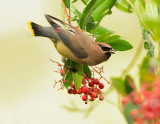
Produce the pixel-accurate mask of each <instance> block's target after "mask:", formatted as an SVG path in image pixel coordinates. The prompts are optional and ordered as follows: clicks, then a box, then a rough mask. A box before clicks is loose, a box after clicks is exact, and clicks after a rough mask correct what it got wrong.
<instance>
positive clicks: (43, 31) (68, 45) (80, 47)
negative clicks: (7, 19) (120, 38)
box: [28, 15, 115, 66]
mask: <svg viewBox="0 0 160 124" xmlns="http://www.w3.org/2000/svg"><path fill="white" fill-rule="evenodd" d="M45 17H46V19H47V20H48V22H49V23H50V25H51V27H43V26H40V25H38V24H36V23H34V22H29V23H28V25H29V28H30V29H31V31H32V35H33V36H42V37H48V38H50V39H51V41H52V42H53V43H54V46H55V48H56V49H57V51H58V52H59V53H60V54H61V55H62V56H63V57H64V58H68V59H70V60H72V61H74V62H76V63H80V64H84V65H89V66H93V65H97V64H100V63H102V62H104V61H107V60H108V59H109V58H110V56H111V54H112V53H114V52H115V50H114V49H113V48H112V47H111V46H110V45H108V44H106V43H100V42H94V41H93V39H92V38H91V37H90V36H88V35H87V34H86V33H84V32H83V31H82V30H80V29H79V28H77V27H73V26H71V25H69V24H67V23H65V22H63V21H61V20H59V19H57V18H55V17H52V16H50V15H45ZM53 20H56V21H58V22H60V23H61V24H63V25H66V26H67V27H68V28H69V29H64V28H62V27H61V26H60V25H58V24H56V23H55V22H54V21H53Z"/></svg>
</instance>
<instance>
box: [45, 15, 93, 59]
mask: <svg viewBox="0 0 160 124" xmlns="http://www.w3.org/2000/svg"><path fill="white" fill-rule="evenodd" d="M45 17H46V18H47V20H48V22H49V23H50V25H51V26H52V27H53V28H54V29H55V30H56V32H57V34H58V36H59V38H60V39H61V41H62V42H63V43H64V44H65V46H67V47H68V48H69V49H70V50H71V52H72V53H73V54H74V55H75V56H76V57H78V58H80V59H82V58H87V57H88V53H87V52H88V51H87V48H88V45H89V42H88V41H87V39H86V37H87V35H86V34H85V33H84V32H82V31H81V30H79V29H76V28H75V27H73V26H71V25H68V24H67V23H65V22H63V21H61V20H59V19H57V18H55V17H52V16H50V15H45ZM52 19H54V20H56V21H58V22H60V23H61V24H63V25H66V26H67V27H69V30H67V29H63V28H62V27H61V26H59V25H58V24H56V23H55V22H54V21H53V20H52ZM88 37H89V36H88ZM88 37H87V38H88ZM89 38H90V37H89Z"/></svg>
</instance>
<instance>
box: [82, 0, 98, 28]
mask: <svg viewBox="0 0 160 124" xmlns="http://www.w3.org/2000/svg"><path fill="white" fill-rule="evenodd" d="M96 2H97V0H91V1H90V2H89V3H88V4H87V5H86V7H85V9H84V11H83V14H82V17H81V19H80V22H79V25H80V28H81V29H82V30H84V29H85V26H86V25H87V23H88V21H89V18H90V16H91V13H92V11H93V8H94V6H95V4H96Z"/></svg>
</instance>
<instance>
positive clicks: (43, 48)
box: [0, 0, 141, 124]
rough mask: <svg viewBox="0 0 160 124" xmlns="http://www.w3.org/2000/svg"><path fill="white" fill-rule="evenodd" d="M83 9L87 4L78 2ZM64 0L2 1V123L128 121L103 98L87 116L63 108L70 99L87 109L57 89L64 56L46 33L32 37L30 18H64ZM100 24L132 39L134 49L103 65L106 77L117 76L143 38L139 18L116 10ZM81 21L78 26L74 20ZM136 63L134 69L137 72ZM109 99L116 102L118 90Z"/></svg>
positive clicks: (76, 98)
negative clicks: (53, 61)
mask: <svg viewBox="0 0 160 124" xmlns="http://www.w3.org/2000/svg"><path fill="white" fill-rule="evenodd" d="M76 6H78V8H80V9H81V10H83V9H82V7H83V4H81V3H77V4H76ZM61 11H62V8H61V3H60V0H45V1H44V0H0V18H1V19H0V124H57V123H58V124H75V123H76V124H82V123H83V124H91V123H92V124H98V123H99V124H125V120H124V119H123V117H122V115H121V114H120V112H119V110H118V109H117V108H116V107H115V105H111V104H109V103H107V102H106V101H103V102H101V103H100V104H99V105H98V106H96V107H95V110H94V111H93V112H92V113H91V115H90V116H89V117H88V118H84V114H83V113H71V112H68V111H66V110H65V109H63V108H62V107H61V105H70V100H73V101H75V102H76V104H77V105H78V106H79V107H80V108H87V107H89V104H88V105H85V104H84V102H82V100H81V98H80V97H79V96H78V95H76V96H73V95H68V94H67V92H66V90H63V91H62V90H61V91H58V88H59V87H58V86H57V87H56V88H53V84H54V79H56V80H58V79H60V77H59V75H58V74H56V73H54V70H56V69H57V66H56V64H54V63H52V62H51V61H50V60H49V59H53V60H55V61H59V62H61V56H60V55H59V54H58V53H57V51H56V50H55V48H54V46H53V44H52V42H51V41H50V40H49V39H47V38H38V37H32V36H31V32H30V31H29V29H28V27H27V22H28V21H33V22H36V23H38V24H41V25H49V24H48V23H47V21H46V19H45V17H44V14H50V15H52V16H55V17H57V18H60V19H61ZM101 25H103V26H106V27H107V28H109V29H111V30H113V31H116V34H118V35H120V36H122V38H123V39H125V40H128V41H130V43H131V44H132V45H133V46H134V49H132V50H130V51H125V52H117V53H116V54H115V55H113V56H112V57H111V58H110V60H109V61H108V62H106V63H103V64H102V65H104V71H105V76H106V77H108V79H109V77H110V76H119V75H120V74H121V73H122V70H123V69H124V68H125V67H126V66H127V65H128V63H129V62H130V61H131V60H132V57H133V56H134V53H135V51H136V50H137V46H138V44H139V42H140V40H141V31H140V27H139V23H138V19H137V17H136V16H135V15H134V14H127V13H123V12H120V11H119V10H117V9H115V8H114V9H113V14H112V15H110V16H107V17H105V18H104V19H103V22H102V23H101ZM75 26H77V25H75ZM137 67H138V65H136V66H135V68H133V70H132V71H131V73H132V74H133V76H136V75H137V72H136V71H137ZM108 99H110V100H111V101H113V102H114V103H115V104H117V94H116V92H113V93H112V94H111V95H109V96H108Z"/></svg>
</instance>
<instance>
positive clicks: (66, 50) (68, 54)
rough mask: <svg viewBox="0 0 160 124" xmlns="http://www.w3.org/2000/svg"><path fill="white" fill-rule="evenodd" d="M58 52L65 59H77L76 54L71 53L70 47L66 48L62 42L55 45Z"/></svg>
mask: <svg viewBox="0 0 160 124" xmlns="http://www.w3.org/2000/svg"><path fill="white" fill-rule="evenodd" d="M54 45H55V48H56V49H57V51H58V52H59V53H60V54H61V55H62V56H63V57H65V58H69V59H71V60H73V61H74V60H75V59H76V57H75V56H74V54H73V53H72V52H71V51H70V49H69V48H68V47H66V46H65V45H64V44H63V43H62V42H61V41H58V42H57V43H55V44H54Z"/></svg>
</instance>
